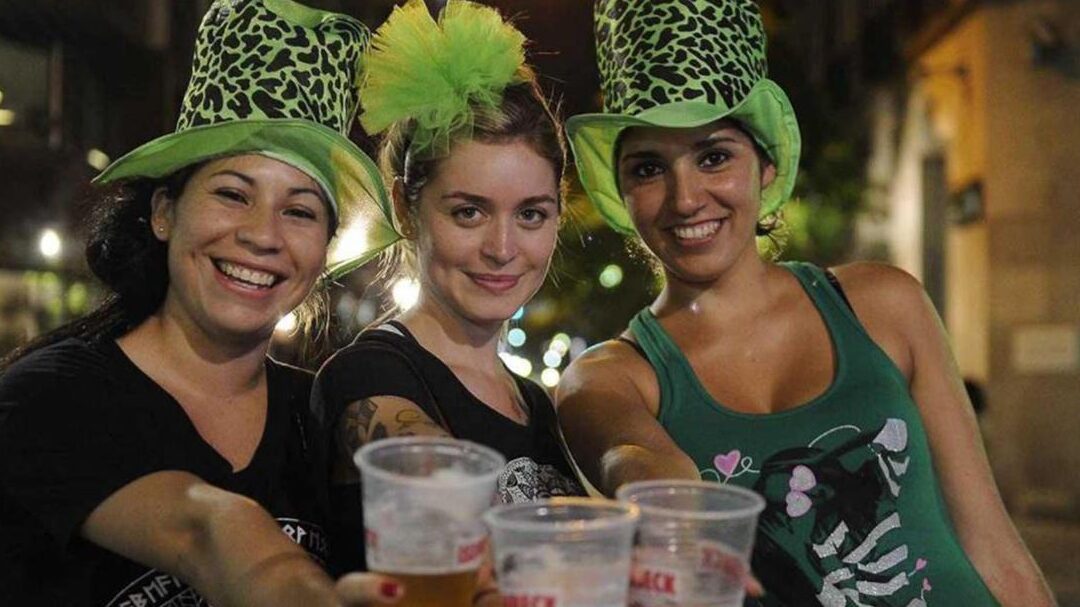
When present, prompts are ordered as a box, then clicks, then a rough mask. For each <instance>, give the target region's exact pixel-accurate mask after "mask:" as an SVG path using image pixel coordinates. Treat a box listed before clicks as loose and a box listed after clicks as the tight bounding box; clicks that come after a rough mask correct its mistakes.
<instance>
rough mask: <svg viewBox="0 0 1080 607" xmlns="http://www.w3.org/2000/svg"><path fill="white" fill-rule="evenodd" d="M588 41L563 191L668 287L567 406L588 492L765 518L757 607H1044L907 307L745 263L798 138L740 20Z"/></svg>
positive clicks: (874, 283)
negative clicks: (589, 72)
mask: <svg viewBox="0 0 1080 607" xmlns="http://www.w3.org/2000/svg"><path fill="white" fill-rule="evenodd" d="M596 35H597V51H598V52H597V54H598V57H599V63H600V70H601V75H602V86H603V92H604V102H605V113H603V114H592V115H583V116H577V117H574V118H572V119H571V120H570V122H569V123H568V127H567V128H568V132H569V135H570V141H571V146H572V148H573V151H574V155H575V157H576V160H577V166H578V171H579V175H580V178H581V182H582V184H583V186H584V188H585V190H586V191H587V192H588V194H589V197H590V199H591V200H592V202H593V203H594V205H595V206H596V208H597V210H598V211H599V212H600V213H601V215H603V216H604V218H605V219H606V220H607V221H608V223H609V224H610V225H611V226H612V227H614V228H615V229H616V230H618V231H620V232H622V233H624V234H627V235H637V236H639V237H640V238H641V240H642V241H643V243H644V244H645V246H646V247H647V248H648V249H649V250H650V251H651V252H652V254H653V255H654V256H655V258H656V260H657V261H658V263H659V265H660V266H661V267H662V271H663V275H664V279H665V282H664V287H663V290H662V291H661V293H660V295H659V296H658V297H657V298H656V300H655V301H654V302H653V303H652V304H651V305H650V306H649V307H648V308H646V309H644V310H642V311H641V312H640V313H639V314H638V315H637V316H636V317H635V318H634V319H633V320H632V321H631V323H630V327H629V328H628V330H627V331H626V332H625V333H624V334H623V335H622V337H621V338H620V339H618V340H612V341H609V342H606V343H604V344H601V345H599V346H597V347H595V348H593V349H592V350H590V351H589V352H587V353H586V354H585V355H583V356H581V357H579V358H578V359H577V360H576V361H575V362H574V363H573V365H571V367H570V368H569V369H568V370H567V372H566V373H565V374H564V376H563V380H562V382H561V383H560V386H559V391H558V394H557V399H558V402H559V405H558V406H559V416H560V418H561V423H562V426H563V429H564V432H565V434H566V438H567V441H568V443H569V444H570V447H571V449H572V450H573V452H574V455H575V457H576V458H577V460H578V463H579V464H580V465H581V468H582V470H583V471H584V472H585V474H586V475H587V476H588V477H589V479H590V480H591V481H592V482H593V484H595V485H596V486H597V487H599V488H600V489H601V490H602V491H603V492H604V493H607V494H612V493H614V491H615V489H616V488H617V487H618V486H619V485H621V484H623V483H626V482H630V481H635V480H642V479H649V478H693V479H696V478H703V479H707V480H714V481H716V482H720V483H731V484H735V485H741V486H744V487H749V488H751V489H753V490H755V491H757V492H759V493H760V494H762V495H763V496H764V497H765V498H766V501H767V507H766V510H765V511H764V512H763V514H762V517H761V520H760V524H759V533H758V539H757V544H756V547H755V553H754V560H753V568H754V572H755V574H756V575H757V576H758V577H759V578H760V579H761V581H762V582H763V584H764V585H765V588H766V591H767V594H766V595H765V596H764V597H762V598H759V599H750V601H756V602H757V604H761V605H770V606H771V605H800V606H801V605H826V606H829V607H833V606H836V607H840V606H844V605H888V606H902V607H913V606H914V607H919V606H926V605H949V606H952V605H957V606H959V605H963V606H977V605H996V604H1004V605H1023V606H1025V607H1026V606H1034V605H1052V604H1053V602H1054V600H1053V598H1052V597H1051V595H1050V592H1049V590H1048V589H1047V587H1046V584H1045V582H1044V581H1043V579H1042V575H1041V573H1040V572H1039V570H1038V567H1037V565H1036V564H1035V562H1034V561H1033V559H1032V558H1031V556H1030V554H1029V553H1028V552H1027V550H1026V548H1025V547H1024V545H1023V543H1022V542H1021V540H1020V538H1019V536H1018V534H1017V533H1016V530H1015V528H1014V527H1013V525H1012V523H1011V521H1010V520H1009V517H1008V514H1007V513H1006V511H1005V508H1004V506H1003V504H1002V502H1001V499H1000V497H999V495H998V492H997V488H996V486H995V484H994V480H993V477H992V476H991V473H990V468H989V465H988V463H987V459H986V454H985V452H984V451H983V448H982V445H981V442H980V440H979V435H978V430H977V427H976V424H975V420H974V416H973V413H972V410H971V407H970V404H969V403H968V401H967V397H966V394H965V392H964V389H963V385H962V383H961V381H960V379H959V376H958V372H957V370H956V365H955V363H954V361H953V357H952V354H951V352H950V350H949V347H948V343H947V339H946V337H945V335H944V332H943V330H942V327H941V325H940V322H939V320H938V318H937V316H936V314H935V312H934V309H933V307H932V306H931V305H930V303H929V301H928V300H927V298H926V296H925V294H924V292H923V290H922V288H921V286H920V285H919V283H918V282H917V281H916V280H915V279H913V278H912V277H910V276H908V275H907V274H905V273H904V272H902V271H900V270H897V269H895V268H891V267H888V266H883V265H878V264H867V263H859V264H851V265H847V266H842V267H838V268H836V269H835V271H834V273H830V272H825V271H823V270H821V269H819V268H816V267H813V266H810V265H809V264H774V263H770V262H767V261H766V260H763V259H762V258H761V257H760V256H759V254H758V250H757V247H756V241H755V236H761V235H765V234H767V233H768V225H769V222H768V221H767V219H768V218H769V217H770V216H771V215H773V214H774V213H775V212H776V210H777V209H778V208H779V207H780V206H781V205H782V204H783V203H784V202H785V201H786V200H787V199H788V197H790V195H791V191H792V188H793V185H794V180H795V175H796V171H797V165H798V158H799V148H800V135H799V130H798V125H797V123H796V120H795V115H794V111H793V110H792V108H791V105H790V103H789V102H788V100H787V97H786V95H785V94H784V92H783V91H782V90H781V89H780V87H779V86H777V85H776V84H775V83H773V82H772V81H770V80H768V79H767V78H766V63H765V35H764V30H763V28H762V25H761V17H760V15H759V14H758V10H757V7H756V5H755V4H754V2H753V1H752V0H679V1H676V0H651V1H648V2H645V1H643V0H599V1H598V2H597V3H596ZM840 285H843V290H842V291H841V289H840Z"/></svg>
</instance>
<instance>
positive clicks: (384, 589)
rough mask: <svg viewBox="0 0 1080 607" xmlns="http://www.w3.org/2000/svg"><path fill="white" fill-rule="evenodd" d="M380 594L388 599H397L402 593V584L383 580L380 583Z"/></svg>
mask: <svg viewBox="0 0 1080 607" xmlns="http://www.w3.org/2000/svg"><path fill="white" fill-rule="evenodd" d="M379 594H380V595H382V596H384V597H386V598H388V599H396V598H398V596H400V595H401V584H399V583H397V582H383V583H382V584H379Z"/></svg>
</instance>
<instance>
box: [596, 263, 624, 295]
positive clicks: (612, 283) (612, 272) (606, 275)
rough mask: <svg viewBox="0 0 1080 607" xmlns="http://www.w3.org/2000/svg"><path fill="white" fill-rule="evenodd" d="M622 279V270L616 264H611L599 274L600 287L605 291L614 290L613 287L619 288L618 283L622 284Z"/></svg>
mask: <svg viewBox="0 0 1080 607" xmlns="http://www.w3.org/2000/svg"><path fill="white" fill-rule="evenodd" d="M622 279H623V271H622V268H621V267H619V266H618V265H616V264H611V265H609V266H607V267H606V268H604V270H603V271H602V272H600V286H602V287H604V288H605V289H614V288H615V287H617V286H619V283H621V282H622Z"/></svg>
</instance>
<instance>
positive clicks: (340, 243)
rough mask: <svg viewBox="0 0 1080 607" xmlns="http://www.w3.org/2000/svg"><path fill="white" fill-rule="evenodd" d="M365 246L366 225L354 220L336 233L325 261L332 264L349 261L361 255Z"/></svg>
mask: <svg viewBox="0 0 1080 607" xmlns="http://www.w3.org/2000/svg"><path fill="white" fill-rule="evenodd" d="M367 245H368V243H367V225H366V224H365V223H364V222H363V221H362V220H355V221H353V222H351V223H349V224H348V225H346V226H345V229H343V230H341V231H340V232H339V233H338V236H337V238H336V239H334V244H333V245H331V247H330V254H329V255H327V261H328V262H330V263H331V264H333V263H337V262H339V261H344V260H346V259H351V258H353V257H356V256H357V255H360V254H361V253H363V252H364V251H365V250H366V249H367Z"/></svg>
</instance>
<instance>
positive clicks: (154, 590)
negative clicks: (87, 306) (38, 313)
mask: <svg viewBox="0 0 1080 607" xmlns="http://www.w3.org/2000/svg"><path fill="white" fill-rule="evenodd" d="M267 373H268V377H267V390H268V394H269V395H270V397H269V403H268V411H267V419H266V427H265V430H264V432H263V436H262V439H261V441H260V443H259V445H258V447H257V449H256V451H255V454H254V456H253V457H252V460H251V462H250V464H249V465H248V466H247V467H246V468H245V469H243V470H240V471H238V472H235V473H234V472H233V470H232V466H231V465H230V464H229V462H228V461H227V460H225V459H224V458H223V457H222V456H221V455H220V454H218V453H217V452H216V451H215V450H214V449H213V448H212V447H211V446H210V445H208V444H207V443H206V442H205V441H204V440H203V439H202V437H201V436H199V434H198V432H197V431H196V429H195V427H194V425H193V424H192V423H191V421H190V419H189V418H188V417H187V415H186V414H185V413H184V411H183V409H182V408H181V407H180V404H179V403H177V402H176V401H175V400H174V399H173V398H172V397H171V396H170V395H169V394H168V393H166V392H165V391H164V390H163V389H161V387H159V386H158V385H157V384H155V383H154V382H153V381H152V380H151V379H150V378H149V377H147V376H146V375H145V374H143V373H142V372H141V371H140V370H139V369H138V367H136V366H135V365H134V363H132V362H131V361H130V360H129V359H128V358H127V357H126V356H125V355H124V353H123V351H122V350H120V348H119V346H117V345H116V344H115V342H112V341H108V342H102V343H95V344H90V343H87V342H84V341H80V340H76V339H69V340H66V341H62V342H59V343H57V344H54V345H52V346H49V347H46V348H43V349H42V350H39V351H37V352H34V353H32V354H31V355H29V356H27V357H26V358H24V359H22V360H20V361H18V362H17V363H16V364H15V365H13V366H11V367H10V368H9V369H8V370H7V371H6V372H5V373H4V375H3V376H2V377H0V538H2V539H0V596H2V597H3V599H4V600H3V601H0V604H4V605H8V604H12V605H24V604H25V605H64V606H82V605H87V606H90V605H93V606H95V607H99V606H107V607H130V606H135V605H169V606H173V605H177V606H179V605H184V606H189V605H195V606H198V605H204V601H203V600H202V599H201V598H199V597H197V596H196V595H195V593H194V591H192V590H191V589H190V588H187V587H186V586H184V585H183V584H182V583H181V582H179V581H178V580H177V579H176V578H174V577H173V576H171V575H168V574H165V573H161V572H158V571H154V570H151V569H149V568H147V567H145V566H142V565H140V564H138V563H135V562H133V561H130V560H128V559H125V558H123V557H121V556H119V555H117V554H115V553H112V552H109V551H107V550H105V549H103V548H100V547H98V546H96V545H93V544H90V543H89V542H87V541H85V540H83V539H82V538H81V537H80V536H79V528H80V527H81V525H82V523H83V521H84V520H85V519H86V517H87V516H88V515H89V514H90V512H92V511H93V510H94V508H96V507H97V506H98V505H99V504H100V503H101V502H102V501H103V500H104V499H105V498H107V497H108V496H109V495H111V494H112V493H114V492H115V491H117V490H118V489H120V488H122V487H124V486H125V485H127V484H128V483H130V482H132V481H134V480H136V479H138V478H140V477H143V476H146V475H147V474H151V473H153V472H158V471H163V470H179V471H186V472H190V473H192V474H194V475H196V476H198V477H200V478H202V479H203V480H205V481H207V482H208V483H210V484H213V485H216V486H218V487H221V488H223V489H226V490H229V491H234V492H236V493H240V494H243V495H246V496H248V497H251V498H252V499H254V500H255V501H257V502H259V503H260V504H262V505H263V506H264V507H265V508H267V510H269V511H270V512H271V513H272V514H273V515H274V516H275V517H276V518H277V519H278V522H279V523H280V524H281V525H282V529H283V530H284V531H285V532H286V533H287V534H289V536H290V537H292V538H293V539H294V540H295V541H298V542H299V543H300V544H301V545H303V546H304V547H305V548H307V549H308V550H309V551H310V552H311V553H312V554H314V555H315V556H317V557H319V558H320V559H324V558H325V556H326V536H325V532H324V530H323V528H322V524H323V522H324V520H325V506H326V504H325V492H324V491H323V490H322V488H321V486H319V485H318V484H317V483H316V481H315V479H314V478H313V476H312V474H311V471H312V469H314V468H315V467H317V466H318V467H321V464H320V463H318V462H316V461H315V455H314V452H313V451H312V450H311V449H310V448H309V447H308V445H307V444H306V443H309V442H310V440H309V439H306V436H305V435H308V436H310V435H312V434H315V432H313V430H312V429H311V428H310V427H309V426H310V425H311V422H310V419H309V418H308V411H307V399H308V394H309V390H310V386H311V374H310V373H307V372H304V371H301V370H299V369H294V368H291V367H287V366H285V365H282V364H279V363H276V362H274V361H270V360H268V361H267Z"/></svg>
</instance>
